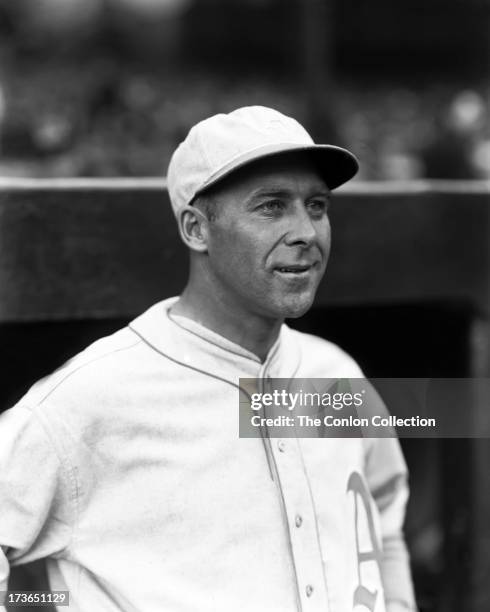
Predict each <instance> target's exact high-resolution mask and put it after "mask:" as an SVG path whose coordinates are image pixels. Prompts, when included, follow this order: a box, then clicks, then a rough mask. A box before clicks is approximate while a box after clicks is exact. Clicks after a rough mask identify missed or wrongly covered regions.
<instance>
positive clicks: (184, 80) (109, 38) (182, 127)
mask: <svg viewBox="0 0 490 612" xmlns="http://www.w3.org/2000/svg"><path fill="white" fill-rule="evenodd" d="M208 1H211V0H208ZM273 1H274V0H245V2H246V3H248V4H250V5H251V6H252V5H257V4H267V3H269V2H273ZM191 5H192V0H83V1H80V0H15V1H14V0H0V35H1V42H0V53H1V55H0V176H155V175H156V176H159V175H162V174H163V173H164V172H165V169H166V166H167V164H168V160H169V156H170V154H171V152H172V150H173V149H174V148H175V146H176V144H177V143H178V142H179V141H180V140H181V139H182V138H183V136H184V135H185V133H186V132H187V130H188V128H189V126H190V125H192V124H193V123H195V122H196V121H198V120H199V119H201V118H204V117H206V116H208V115H210V114H213V113H215V112H222V111H224V112H226V111H228V110H231V109H233V108H235V107H237V106H242V105H248V104H264V105H269V106H273V107H276V108H278V109H279V110H281V111H283V112H285V113H288V114H291V115H293V116H295V117H297V118H298V119H300V120H303V121H306V122H307V114H308V106H307V104H306V103H305V97H304V95H302V91H301V88H299V87H298V83H297V74H293V75H290V76H289V77H288V75H287V73H282V74H281V76H280V77H279V76H278V77H277V78H271V77H270V75H267V74H264V73H262V72H257V71H253V70H251V71H248V72H246V73H239V72H233V71H230V70H227V71H226V70H225V71H224V70H222V69H220V67H219V66H207V67H205V68H204V67H203V66H202V65H201V66H196V65H192V63H189V62H182V61H181V60H180V59H179V58H180V56H181V55H182V45H183V44H185V39H183V38H182V32H181V29H182V16H183V15H185V13H186V11H189V10H190V8H191ZM179 54H180V55H179ZM329 82H330V86H331V83H332V81H329ZM327 94H328V95H327ZM323 100H324V102H323V104H324V110H325V114H328V116H329V118H330V119H331V120H333V122H334V123H335V126H336V132H337V134H338V138H339V140H340V142H338V143H337V144H342V145H344V146H347V147H349V148H351V149H352V150H353V151H354V152H355V153H356V154H357V155H358V156H359V157H360V159H361V162H362V172H361V174H360V177H359V178H361V179H379V180H396V179H412V178H423V177H430V178H448V179H451V178H454V179H469V178H488V177H489V176H490V175H489V172H490V135H489V133H488V126H489V109H488V104H487V101H488V91H487V90H486V86H485V84H484V83H483V79H471V80H468V81H466V80H463V79H459V80H458V79H455V80H452V81H447V82H445V83H440V82H438V83H435V84H427V83H425V84H424V85H422V86H418V87H417V86H400V85H399V84H397V85H393V84H392V85H391V86H390V83H389V81H388V82H387V83H382V82H380V81H379V80H378V81H373V82H372V83H369V80H368V81H366V80H364V81H363V82H362V84H361V83H357V82H356V80H355V79H352V78H350V79H348V78H342V77H340V78H336V80H335V90H334V95H333V94H332V90H329V92H325V95H324V97H323ZM320 110H321V109H320Z"/></svg>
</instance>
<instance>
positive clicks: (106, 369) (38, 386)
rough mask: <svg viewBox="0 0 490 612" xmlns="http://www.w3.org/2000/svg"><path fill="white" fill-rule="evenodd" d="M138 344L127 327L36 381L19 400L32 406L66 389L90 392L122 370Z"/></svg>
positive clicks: (99, 340) (101, 339)
mask: <svg viewBox="0 0 490 612" xmlns="http://www.w3.org/2000/svg"><path fill="white" fill-rule="evenodd" d="M139 344H141V339H140V338H139V337H138V336H137V335H136V334H134V333H133V332H132V331H131V329H130V328H129V327H123V328H122V329H119V330H117V331H116V332H114V333H113V334H111V335H109V336H105V337H103V338H99V339H98V340H96V341H95V342H93V343H91V344H90V345H88V346H87V347H86V348H85V349H84V350H82V351H81V352H79V353H77V354H76V355H74V356H73V357H72V358H71V359H69V360H68V361H66V362H65V363H64V364H63V365H61V366H60V367H59V368H58V369H57V370H55V371H54V372H52V373H51V374H49V375H47V376H45V377H44V378H42V379H40V380H38V381H37V382H36V383H35V384H34V385H33V386H32V387H31V388H30V389H29V391H28V392H27V393H26V395H24V397H23V398H22V400H21V401H22V403H24V404H26V405H31V406H34V405H39V404H41V403H43V402H44V401H45V400H46V399H48V398H49V397H50V396H51V395H53V394H56V393H57V392H62V391H63V390H64V389H66V388H67V389H68V390H69V393H71V394H73V393H74V392H76V393H78V394H81V393H82V392H83V394H85V393H86V392H89V391H90V389H94V388H96V387H100V386H103V385H104V384H107V383H108V382H109V380H110V379H111V378H112V377H113V375H114V372H117V371H118V370H121V369H122V370H124V369H125V368H124V366H123V364H124V363H125V361H127V360H128V359H131V355H130V353H131V349H134V348H136V347H137V346H138V345H139Z"/></svg>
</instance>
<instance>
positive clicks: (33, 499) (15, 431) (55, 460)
mask: <svg viewBox="0 0 490 612" xmlns="http://www.w3.org/2000/svg"><path fill="white" fill-rule="evenodd" d="M72 476H74V475H72ZM71 480H72V478H70V470H69V466H67V465H66V464H65V463H64V460H63V458H62V455H61V453H60V452H59V449H57V448H56V446H55V441H54V440H53V436H52V433H50V432H48V429H47V427H46V424H45V423H43V419H42V417H40V416H39V415H37V414H36V413H35V412H34V411H32V410H31V409H30V408H28V407H25V406H22V405H17V406H15V407H14V408H11V409H10V410H7V411H6V412H4V413H3V414H2V415H0V509H1V512H0V590H6V589H7V583H8V577H9V571H10V570H9V568H10V566H13V565H20V564H22V563H29V562H31V561H35V560H36V559H41V558H44V557H47V556H55V555H57V554H59V553H60V552H61V551H62V550H63V549H64V548H65V547H66V546H67V545H68V543H69V539H70V534H71V519H70V516H71V514H72V513H71V499H73V498H74V491H73V487H74V486H75V485H74V483H73V484H72V483H71V482H70V481H71ZM0 610H1V608H0Z"/></svg>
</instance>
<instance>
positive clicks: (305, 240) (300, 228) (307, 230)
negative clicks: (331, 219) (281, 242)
mask: <svg viewBox="0 0 490 612" xmlns="http://www.w3.org/2000/svg"><path fill="white" fill-rule="evenodd" d="M289 224H290V227H289V231H288V233H287V235H286V237H285V242H286V244H287V245H302V246H310V245H311V244H313V243H314V242H315V239H316V229H315V226H314V224H313V220H312V218H311V217H310V215H309V214H308V212H307V210H306V209H305V207H304V206H303V205H301V206H298V207H296V208H295V211H294V214H292V215H291V217H290V219H289Z"/></svg>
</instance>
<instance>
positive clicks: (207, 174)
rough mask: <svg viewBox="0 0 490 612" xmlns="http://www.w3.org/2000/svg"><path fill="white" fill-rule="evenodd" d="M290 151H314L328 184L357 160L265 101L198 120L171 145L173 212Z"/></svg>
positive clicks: (347, 174)
mask: <svg viewBox="0 0 490 612" xmlns="http://www.w3.org/2000/svg"><path fill="white" fill-rule="evenodd" d="M292 151H308V152H312V154H313V155H314V157H315V161H316V163H317V165H318V169H319V171H320V173H321V174H322V176H323V179H324V180H325V183H326V184H327V186H328V187H329V189H335V187H338V186H339V185H342V184H343V183H345V182H346V181H348V180H349V179H351V178H352V177H353V176H354V175H355V174H356V172H357V170H358V168H359V164H358V162H357V159H356V158H355V156H354V155H353V154H352V153H350V152H349V151H347V150H346V149H342V148H340V147H335V146H333V145H325V144H315V143H314V142H313V139H312V138H311V136H310V135H309V134H308V132H307V131H306V130H305V129H304V127H303V126H302V125H300V124H299V123H298V122H297V121H296V120H295V119H292V118H291V117H287V116H286V115H283V114H282V113H280V112H278V111H276V110H273V109H272V108H266V107H265V106H247V107H244V108H239V109H237V110H235V111H233V112H231V113H229V114H227V115H225V114H219V115H214V116H212V117H209V118H208V119H205V120H204V121H200V122H199V123H197V124H196V125H195V126H194V127H193V128H192V129H191V130H190V132H189V133H188V135H187V137H186V139H185V140H184V141H183V142H181V143H180V145H179V146H178V147H177V149H176V150H175V152H174V154H173V155H172V158H171V160H170V164H169V166H168V172H167V187H168V193H169V196H170V202H171V203H172V208H173V210H174V213H175V215H178V213H179V212H180V210H182V209H183V208H184V207H185V206H186V205H189V204H191V203H192V201H193V200H194V198H195V197H196V196H198V195H199V194H200V193H202V192H203V191H205V190H206V189H207V188H208V187H211V185H214V184H215V183H217V182H218V181H220V180H221V179H223V178H224V177H225V176H228V175H229V174H230V173H231V172H233V171H234V170H237V169H238V168H241V167H242V166H244V165H246V164H249V163H250V162H252V161H255V160H257V159H261V158H264V157H270V156H271V155H277V154H280V153H286V152H292Z"/></svg>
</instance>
